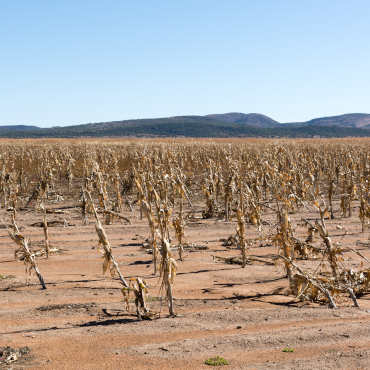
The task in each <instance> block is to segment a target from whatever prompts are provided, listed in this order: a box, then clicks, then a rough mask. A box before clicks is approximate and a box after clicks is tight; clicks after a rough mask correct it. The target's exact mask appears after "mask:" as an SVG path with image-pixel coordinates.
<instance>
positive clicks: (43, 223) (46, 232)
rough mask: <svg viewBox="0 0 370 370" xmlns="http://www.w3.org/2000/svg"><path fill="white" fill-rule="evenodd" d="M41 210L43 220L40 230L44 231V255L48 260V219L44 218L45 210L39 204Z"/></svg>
mask: <svg viewBox="0 0 370 370" xmlns="http://www.w3.org/2000/svg"><path fill="white" fill-rule="evenodd" d="M41 208H42V209H43V211H44V219H43V220H42V228H43V229H44V235H45V253H46V258H49V255H50V251H49V230H48V219H47V217H46V209H45V207H44V205H43V204H41Z"/></svg>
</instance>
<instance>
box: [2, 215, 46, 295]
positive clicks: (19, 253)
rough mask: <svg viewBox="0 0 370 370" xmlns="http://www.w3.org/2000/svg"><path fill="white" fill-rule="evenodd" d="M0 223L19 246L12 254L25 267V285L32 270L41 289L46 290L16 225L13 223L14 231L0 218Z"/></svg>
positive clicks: (32, 254) (31, 254)
mask: <svg viewBox="0 0 370 370" xmlns="http://www.w3.org/2000/svg"><path fill="white" fill-rule="evenodd" d="M0 220H1V222H2V223H3V224H4V225H5V226H6V229H7V230H8V233H9V236H10V237H11V238H12V239H13V241H14V242H15V243H16V244H17V245H19V247H20V248H18V249H17V250H16V251H15V252H14V256H15V259H16V260H17V261H18V262H21V261H23V263H24V264H25V266H26V283H27V284H28V276H30V275H31V272H32V270H34V271H35V273H36V275H37V277H38V279H39V281H40V284H41V286H42V289H46V286H45V282H44V279H43V277H42V275H41V274H40V271H39V269H38V267H37V262H36V258H35V255H34V253H32V252H31V251H30V249H29V247H28V241H27V240H26V239H25V237H24V236H23V235H21V234H20V233H19V230H18V227H17V223H16V222H15V223H14V227H15V230H14V231H13V230H11V229H10V228H9V227H8V225H7V224H6V223H5V222H4V221H3V219H2V218H0Z"/></svg>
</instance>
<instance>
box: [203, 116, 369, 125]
mask: <svg viewBox="0 0 370 370" xmlns="http://www.w3.org/2000/svg"><path fill="white" fill-rule="evenodd" d="M205 117H210V118H213V119H216V120H219V121H223V122H229V123H242V124H245V125H250V126H257V127H283V126H284V127H291V126H295V127H302V126H311V125H314V126H338V127H353V128H367V129H370V114H364V113H350V114H343V115H341V116H332V117H322V118H315V119H312V120H310V121H306V122H291V123H280V122H277V121H274V120H273V119H271V118H270V117H267V116H264V115H263V114H258V113H249V114H244V113H225V114H209V115H207V116H205Z"/></svg>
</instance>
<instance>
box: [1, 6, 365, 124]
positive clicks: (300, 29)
mask: <svg viewBox="0 0 370 370" xmlns="http://www.w3.org/2000/svg"><path fill="white" fill-rule="evenodd" d="M369 15H370V1H368V0H346V1H343V0H223V1H220V0H130V1H126V0H99V1H97V0H74V1H70V0H44V1H41V0H0V35H1V36H0V56H1V58H0V71H1V72H0V77H1V79H0V125H20V124H26V125H37V126H40V127H51V126H56V125H59V126H66V125H77V124H84V123H90V122H106V121H114V120H123V119H132V118H158V117H169V116H175V115H205V114H211V113H227V112H243V113H262V114H265V115H267V116H269V117H271V118H273V119H275V120H277V121H279V122H293V121H306V120H309V119H312V118H316V117H322V116H332V115H339V114H344V113H370V99H369V98H370V94H369V92H370V47H369V43H370V22H369Z"/></svg>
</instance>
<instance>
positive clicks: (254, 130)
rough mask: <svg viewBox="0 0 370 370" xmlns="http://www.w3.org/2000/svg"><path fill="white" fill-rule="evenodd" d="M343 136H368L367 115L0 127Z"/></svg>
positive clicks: (47, 132)
mask: <svg viewBox="0 0 370 370" xmlns="http://www.w3.org/2000/svg"><path fill="white" fill-rule="evenodd" d="M117 136H120V137H314V136H320V137H346V136H361V137H362V136H369V137H370V114H363V113H351V114H343V115H341V116H333V117H322V118H315V119H312V120H310V121H307V122H290V123H280V122H277V121H275V120H273V119H272V118H270V117H267V116H265V115H263V114H258V113H249V114H244V113H225V114H209V115H206V116H176V117H168V118H156V119H132V120H124V121H114V122H101V123H89V124H83V125H77V126H66V127H52V128H46V129H44V128H40V127H36V126H27V125H18V126H0V137H7V138H52V137H54V138H58V137H59V138H78V137H117Z"/></svg>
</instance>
